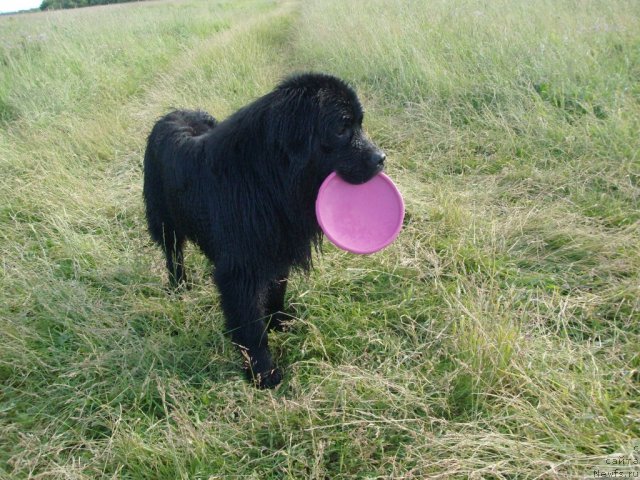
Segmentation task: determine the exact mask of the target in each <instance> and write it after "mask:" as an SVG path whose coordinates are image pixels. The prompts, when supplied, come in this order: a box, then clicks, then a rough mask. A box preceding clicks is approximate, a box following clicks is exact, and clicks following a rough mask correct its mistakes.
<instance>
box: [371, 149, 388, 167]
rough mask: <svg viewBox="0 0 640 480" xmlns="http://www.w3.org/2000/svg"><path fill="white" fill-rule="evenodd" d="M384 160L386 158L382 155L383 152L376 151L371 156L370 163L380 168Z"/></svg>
mask: <svg viewBox="0 0 640 480" xmlns="http://www.w3.org/2000/svg"><path fill="white" fill-rule="evenodd" d="M386 158H387V156H386V155H385V154H384V152H381V151H380V150H378V151H376V152H374V154H373V155H372V156H371V163H373V164H374V165H375V166H376V167H382V166H383V165H384V161H385V159H386Z"/></svg>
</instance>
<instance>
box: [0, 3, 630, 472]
mask: <svg viewBox="0 0 640 480" xmlns="http://www.w3.org/2000/svg"><path fill="white" fill-rule="evenodd" d="M639 27H640V8H638V6H637V4H636V3H635V2H631V1H629V2H616V3H611V2H596V1H580V2H562V3H559V2H550V1H543V0H540V1H535V2H526V3H525V2H502V1H498V2H490V3H487V2H476V1H469V2H458V3H455V4H452V3H450V2H440V1H429V2H417V1H416V2H413V1H411V2H406V1H399V0H398V1H396V0H391V1H384V2H382V1H377V0H375V1H372V2H371V1H367V2H364V1H361V0H357V1H354V2H341V1H339V0H328V1H322V2H320V1H311V2H299V3H282V2H272V1H268V0H247V1H242V2H227V1H222V0H220V1H215V2H207V1H203V0H184V1H180V2H163V1H159V2H142V3H134V4H128V5H118V6H112V7H98V8H89V9H82V10H77V11H60V12H47V13H38V14H30V15H20V16H12V17H4V18H0V65H1V66H2V68H0V224H1V227H0V251H1V254H2V263H1V267H0V336H1V339H0V476H6V477H7V478H189V479H192V478H234V477H249V478H500V479H506V478H510V479H511V478H559V479H564V478H584V477H587V476H593V475H594V470H598V471H600V472H612V471H613V468H615V467H618V468H619V469H626V471H634V470H633V468H636V467H634V466H630V465H629V464H628V463H626V464H614V463H612V460H613V459H616V458H618V457H619V456H621V455H622V456H626V457H625V458H627V459H628V458H633V455H635V456H636V458H637V457H638V453H637V448H638V443H637V438H638V437H639V436H640V427H639V425H640V423H639V422H640V405H639V403H638V398H640V390H639V384H638V382H639V379H640V378H639V374H638V369H639V368H640V349H639V347H638V346H639V345H640V342H639V340H640V338H639V337H640V327H639V323H638V320H639V317H640V315H639V313H638V312H639V307H640V305H639V301H638V298H639V297H640V295H639V294H640V278H639V272H640V248H639V247H638V245H640V231H639V226H640V223H639V221H640V214H639V213H638V212H639V211H640V204H639V198H640V197H639V194H640V191H639V187H638V179H639V175H640V168H639V160H638V151H640V140H638V135H637V132H638V127H639V126H640V125H639V120H640V115H639V113H638V112H639V109H638V102H639V101H640V97H639V95H640V90H638V75H639V73H640V28H639ZM297 69H313V70H325V71H329V72H331V73H334V74H337V75H340V76H342V77H344V78H346V79H348V80H350V81H351V82H352V83H353V84H354V85H356V87H357V88H358V90H359V92H360V94H361V96H362V98H363V102H364V104H365V107H366V108H367V114H366V117H365V126H366V128H367V130H368V131H369V133H370V135H371V136H372V137H373V138H374V139H375V140H376V141H377V142H378V143H380V144H381V146H382V147H383V148H384V149H385V150H386V152H387V154H388V157H389V167H388V170H389V173H390V175H391V176H392V177H393V178H394V180H395V181H396V182H397V183H398V185H399V186H400V188H401V190H402V192H403V194H404V197H405V201H406V204H407V220H406V225H405V228H404V230H403V232H402V233H401V235H400V237H399V238H398V240H397V241H396V242H395V243H394V244H393V245H392V246H390V247H389V248H388V249H387V250H385V251H384V252H382V253H380V254H376V255H373V256H370V257H361V256H353V255H350V254H347V253H344V252H340V251H338V250H337V249H335V248H333V247H332V246H331V245H328V244H327V245H325V248H324V250H325V253H324V255H322V256H321V257H320V258H318V260H317V262H316V270H315V271H314V272H313V273H312V274H311V275H310V276H308V277H295V278H293V279H292V285H291V289H290V290H291V291H290V293H289V297H288V298H289V300H290V303H292V305H293V308H294V309H295V311H296V315H297V317H298V318H297V319H296V320H295V322H294V323H293V325H292V328H291V330H290V331H289V332H287V333H284V334H278V335H275V336H274V337H273V346H274V351H275V355H276V357H277V359H278V362H279V363H280V364H281V365H282V366H283V367H284V370H285V372H286V373H285V377H286V378H285V381H284V383H283V385H282V386H281V387H279V388H278V389H277V390H276V391H273V392H263V391H256V390H255V389H253V388H252V387H250V386H249V385H248V384H247V383H246V382H245V381H244V379H243V377H242V375H241V372H239V370H238V367H237V365H238V363H239V362H238V358H237V353H236V352H235V350H234V349H233V348H232V346H231V344H230V342H229V341H228V339H225V337H224V335H223V334H222V331H223V321H222V317H221V313H220V309H219V307H218V303H217V296H216V293H215V288H214V287H213V285H212V283H211V281H210V279H209V270H210V266H209V265H208V264H207V263H206V262H205V260H204V258H203V257H202V256H201V255H200V254H199V253H198V252H197V251H196V250H195V249H191V250H190V251H189V254H188V258H187V263H188V266H189V269H190V270H191V271H192V272H193V275H192V278H193V279H194V285H193V288H192V289H191V290H189V291H188V292H184V293H181V294H179V295H176V294H170V293H168V292H167V291H166V290H165V284H166V281H165V279H164V277H163V275H164V272H163V268H162V261H161V257H160V254H159V252H158V251H157V249H155V248H154V247H153V246H152V245H150V243H149V241H148V238H147V235H146V232H145V225H144V218H143V212H142V206H141V157H142V149H143V147H144V140H145V136H146V134H147V133H148V131H149V129H150V127H151V125H152V124H153V122H154V120H155V119H156V118H157V117H158V116H159V115H161V114H162V113H164V112H166V111H167V109H169V108H171V107H187V108H204V109H206V110H209V111H210V112H211V113H212V114H213V115H215V116H216V117H218V118H224V117H225V116H226V115H228V114H229V113H231V112H232V111H234V110H235V109H236V108H238V107H239V106H241V105H244V104H245V103H247V102H248V101H250V100H252V99H253V98H256V97H257V96H259V95H261V94H263V93H265V92H267V91H268V90H269V89H270V88H272V86H273V85H274V84H275V83H276V82H277V81H278V80H279V79H280V78H281V77H282V76H284V75H286V74H287V73H288V72H290V71H292V70H297ZM634 446H635V453H634ZM619 465H622V466H619ZM635 471H637V468H636V470H635Z"/></svg>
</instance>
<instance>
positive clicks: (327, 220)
mask: <svg viewBox="0 0 640 480" xmlns="http://www.w3.org/2000/svg"><path fill="white" fill-rule="evenodd" d="M316 217H317V218H318V223H319V224H320V228H322V231H323V232H324V234H325V235H326V236H327V238H328V239H329V240H330V241H331V243H333V244H334V245H335V246H336V247H338V248H341V249H343V250H347V251H349V252H351V253H360V254H367V253H373V252H377V251H378V250H382V249H383V248H384V247H386V246H387V245H389V244H390V243H391V242H393V241H394V240H395V239H396V237H397V236H398V233H400V229H401V228H402V220H403V219H404V202H403V201H402V196H401V195H400V192H399V191H398V189H397V188H396V186H395V185H394V184H393V182H392V181H391V179H390V178H389V177H387V176H386V175H385V174H384V173H379V174H378V175H376V176H375V177H373V178H372V179H371V180H369V181H368V182H366V183H363V184H361V185H353V184H351V183H347V182H345V181H344V180H343V179H342V178H340V177H339V176H338V175H336V173H335V172H333V173H332V174H330V175H329V176H328V177H327V178H326V179H325V181H324V182H322V185H321V186H320V191H319V193H318V198H317V199H316Z"/></svg>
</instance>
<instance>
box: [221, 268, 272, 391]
mask: <svg viewBox="0 0 640 480" xmlns="http://www.w3.org/2000/svg"><path fill="white" fill-rule="evenodd" d="M214 278H215V281H216V284H217V286H218V290H219V291H220V299H221V302H222V309H223V311H224V315H225V318H226V322H227V329H228V333H230V334H231V338H232V340H233V342H234V343H236V344H237V345H238V346H239V347H240V349H241V350H242V353H243V355H244V356H245V359H246V360H247V363H248V365H247V373H248V375H249V378H250V379H251V380H252V381H253V382H254V383H255V384H256V386H258V387H259V388H273V387H275V386H276V385H278V384H279V383H280V381H281V380H282V374H281V372H280V370H278V369H277V368H275V366H274V364H273V360H272V358H271V353H270V352H269V345H268V338H267V326H266V324H265V321H264V308H262V305H261V302H260V293H261V288H260V286H259V285H257V284H256V282H255V281H254V280H253V278H252V275H251V273H250V272H239V271H237V270H236V271H232V270H230V269H227V268H224V267H222V268H221V266H219V265H218V266H216V269H215V273H214Z"/></svg>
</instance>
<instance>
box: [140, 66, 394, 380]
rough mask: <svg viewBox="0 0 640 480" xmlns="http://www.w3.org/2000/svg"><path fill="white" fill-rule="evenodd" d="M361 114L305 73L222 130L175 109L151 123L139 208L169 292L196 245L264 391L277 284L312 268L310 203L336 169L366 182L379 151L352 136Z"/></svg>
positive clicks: (314, 225) (348, 97) (336, 86)
mask: <svg viewBox="0 0 640 480" xmlns="http://www.w3.org/2000/svg"><path fill="white" fill-rule="evenodd" d="M362 116H363V111H362V106H361V105H360V102H359V100H358V97H357V96H356V93H355V92H354V91H353V89H352V88H350V87H349V86H348V85H347V84H346V83H345V82H343V81H341V80H340V79H338V78H335V77H333V76H330V75H325V74H317V73H305V74H300V75H295V76H292V77H289V78H287V79H286V80H284V81H283V82H282V83H280V85H278V86H277V87H276V88H275V89H274V90H273V91H272V92H270V93H268V94H267V95H265V96H263V97H261V98H259V99H257V100H256V101H254V102H253V103H251V104H249V105H247V106H245V107H244V108H241V109H240V110H238V111H237V112H236V113H234V114H233V115H231V116H230V117H229V118H227V119H226V120H224V121H222V122H218V121H216V120H215V119H214V118H213V117H211V116H210V115H208V114H207V113H204V112H200V111H185V110H178V111H174V112H171V113H169V114H167V115H166V116H164V117H163V118H161V119H160V120H159V121H158V122H157V123H156V124H155V126H154V127H153V130H152V131H151V134H150V135H149V138H148V143H147V149H146V152H145V156H144V200H145V204H146V214H147V221H148V225H149V231H150V233H151V237H152V238H153V240H154V241H155V242H156V243H157V244H158V245H159V246H160V247H161V248H162V250H163V251H164V254H165V256H166V265H167V270H168V271H169V279H170V282H171V285H172V286H178V285H180V284H182V283H184V282H185V281H186V277H185V271H184V260H183V253H182V249H183V246H184V242H185V240H191V241H192V242H194V243H196V244H197V245H198V246H199V247H200V249H201V250H202V251H203V252H204V254H205V255H206V256H207V257H208V258H209V260H211V262H212V263H213V264H214V265H215V268H214V273H213V278H214V280H215V283H216V285H217V287H218V290H219V291H220V298H221V304H222V309H223V312H224V315H225V318H226V323H227V329H228V332H229V333H230V335H231V337H232V340H233V342H234V343H236V344H237V345H238V346H239V347H240V348H241V350H242V351H243V354H244V357H245V359H246V360H247V372H248V374H249V378H250V379H251V380H253V381H254V382H255V384H256V385H257V386H258V387H261V388H272V387H274V386H276V385H277V384H278V383H280V381H281V379H282V374H281V372H280V370H279V369H278V368H276V367H275V365H274V362H273V360H272V358H271V354H270V352H269V347H268V343H267V330H268V329H270V328H275V329H280V328H281V327H282V323H281V322H282V321H283V319H285V318H287V316H286V314H285V313H283V310H284V296H285V290H286V288H287V277H288V276H289V272H290V271H291V270H292V269H296V268H298V269H302V270H306V269H308V268H309V267H310V265H311V253H312V246H316V247H317V246H318V245H319V242H320V240H321V231H320V228H319V226H318V222H317V220H316V215H315V208H314V207H315V200H316V196H317V195H318V190H319V188H320V184H321V183H322V181H323V180H324V179H325V178H326V177H327V176H328V175H329V174H330V173H331V172H332V171H335V172H337V174H338V175H339V176H341V177H342V178H343V179H344V180H345V181H347V182H350V183H353V184H358V183H363V182H366V181H367V180H369V179H371V178H372V177H373V176H374V175H376V174H377V173H378V172H380V171H381V170H382V168H383V164H384V160H385V154H384V153H383V152H382V151H380V149H379V148H378V147H376V145H374V144H373V143H372V142H371V140H369V139H368V138H367V137H366V135H365V134H364V132H363V131H362Z"/></svg>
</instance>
